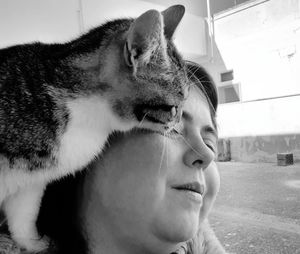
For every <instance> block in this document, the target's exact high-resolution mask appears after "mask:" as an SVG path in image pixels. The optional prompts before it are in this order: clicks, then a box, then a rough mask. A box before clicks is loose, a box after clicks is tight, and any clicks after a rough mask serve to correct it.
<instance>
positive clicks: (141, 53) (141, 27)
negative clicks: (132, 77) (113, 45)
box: [124, 10, 163, 71]
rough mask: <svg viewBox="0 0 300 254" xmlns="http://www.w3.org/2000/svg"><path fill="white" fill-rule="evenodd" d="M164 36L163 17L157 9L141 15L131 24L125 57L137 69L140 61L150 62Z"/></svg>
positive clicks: (128, 63) (129, 64) (125, 47)
mask: <svg viewBox="0 0 300 254" xmlns="http://www.w3.org/2000/svg"><path fill="white" fill-rule="evenodd" d="M162 38H163V17H162V15H161V13H160V12H158V11H156V10H149V11H147V12H145V13H144V14H142V15H141V16H139V17H138V18H137V19H136V20H135V21H134V22H133V24H132V25H131V26H130V28H129V30H128V33H127V38H126V43H125V46H124V58H125V62H126V64H127V65H128V66H130V67H133V69H134V71H136V68H137V65H138V62H139V61H143V62H148V61H149V59H150V56H151V54H152V53H153V51H155V49H156V48H157V47H158V45H159V44H161V40H162Z"/></svg>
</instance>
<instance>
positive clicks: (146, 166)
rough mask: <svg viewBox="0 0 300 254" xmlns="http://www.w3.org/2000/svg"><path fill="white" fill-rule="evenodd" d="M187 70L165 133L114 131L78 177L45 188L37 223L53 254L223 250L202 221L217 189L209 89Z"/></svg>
mask: <svg viewBox="0 0 300 254" xmlns="http://www.w3.org/2000/svg"><path fill="white" fill-rule="evenodd" d="M187 67H188V70H189V77H190V79H191V80H192V81H193V83H194V84H195V85H193V86H192V87H191V89H190V95H189V98H188V99H187V101H186V103H185V106H184V109H183V116H182V121H181V123H180V124H178V126H176V127H175V130H174V131H173V132H172V133H169V134H166V135H161V134H158V133H153V132H150V131H146V130H144V131H143V130H135V131H132V132H130V133H126V134H121V133H116V134H115V135H113V136H111V138H110V140H109V142H108V144H109V145H108V146H107V148H106V149H105V151H104V153H103V154H102V157H101V158H99V159H98V160H97V161H95V162H94V163H93V164H92V165H90V167H89V169H88V170H87V171H85V175H81V176H78V177H77V178H75V179H71V180H70V179H69V180H66V181H65V182H62V183H60V185H56V186H55V185H52V186H50V187H49V191H48V192H47V194H46V196H45V198H44V201H43V206H42V209H41V213H40V219H39V222H38V225H39V227H40V229H41V231H42V232H43V233H45V234H47V235H49V236H50V238H52V239H53V240H54V242H55V244H56V246H57V250H56V251H55V250H54V252H55V253H81V254H83V253H87V252H88V253H90V254H94V253H97V254H101V253H110V254H118V253H122V254H126V253H131V254H134V253H166V254H167V253H174V252H177V253H180V251H186V252H189V253H193V254H196V253H199V254H200V253H214V254H216V253H225V252H224V250H223V248H222V247H221V246H220V244H219V242H218V241H217V239H216V238H215V237H214V235H213V234H212V233H211V231H210V230H209V229H207V224H206V222H205V218H206V217H207V214H208V212H209V210H210V208H211V206H212V204H213V202H214V199H215V196H216V194H217V192H218V189H219V175H218V172H217V168H216V165H215V163H214V162H213V160H214V158H215V154H216V150H217V130H216V123H215V111H216V108H217V96H216V91H215V87H214V85H213V84H212V81H211V79H210V78H209V77H208V75H207V73H206V72H205V71H204V70H203V69H201V68H200V67H199V66H197V65H195V64H193V63H190V62H187ZM191 239H192V240H191Z"/></svg>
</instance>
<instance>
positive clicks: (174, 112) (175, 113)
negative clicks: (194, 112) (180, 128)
mask: <svg viewBox="0 0 300 254" xmlns="http://www.w3.org/2000/svg"><path fill="white" fill-rule="evenodd" d="M171 116H172V118H173V119H175V122H177V123H179V122H180V121H181V117H182V109H181V108H179V107H178V106H173V107H172V108H171Z"/></svg>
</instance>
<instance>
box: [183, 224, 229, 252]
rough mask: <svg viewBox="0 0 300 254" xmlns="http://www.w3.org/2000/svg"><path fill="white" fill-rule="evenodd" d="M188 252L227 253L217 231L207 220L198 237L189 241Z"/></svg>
mask: <svg viewBox="0 0 300 254" xmlns="http://www.w3.org/2000/svg"><path fill="white" fill-rule="evenodd" d="M186 253H187V254H226V253H227V252H226V251H225V249H224V248H223V246H222V244H221V243H220V241H219V240H218V238H217V236H216V235H215V232H214V231H213V229H212V228H211V227H210V225H209V222H208V220H205V221H204V222H203V223H202V225H201V228H200V230H199V232H198V233H197V235H196V237H194V238H193V239H192V240H190V241H189V242H188V243H187V251H186Z"/></svg>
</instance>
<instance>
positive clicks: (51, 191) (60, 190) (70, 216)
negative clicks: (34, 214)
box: [37, 61, 218, 254]
mask: <svg viewBox="0 0 300 254" xmlns="http://www.w3.org/2000/svg"><path fill="white" fill-rule="evenodd" d="M186 67H187V72H188V77H189V78H190V79H191V80H192V81H193V82H194V83H195V84H196V85H197V86H198V87H199V89H200V90H201V91H202V92H203V94H204V95H205V96H206V98H207V100H208V103H209V105H210V111H211V116H212V121H213V123H214V124H215V113H216V110H217V106H218V96H217V91H216V87H215V85H214V82H213V80H212V78H211V77H210V76H209V74H208V73H207V72H206V71H205V70H204V69H203V68H202V67H201V66H200V65H198V64H196V63H193V62H189V61H186ZM84 175H85V172H84V171H83V172H79V173H77V174H76V176H75V177H74V176H69V177H66V178H64V179H61V180H60V181H58V182H54V183H51V184H49V186H48V187H47V190H46V192H45V195H44V197H43V201H42V205H41V209H40V213H39V218H38V222H37V226H38V229H39V231H40V233H41V234H46V235H47V236H49V237H50V239H52V240H53V241H54V243H55V246H56V250H53V251H52V250H51V251H50V252H51V253H56V254H66V253H72V254H77V253H78V254H85V253H88V251H87V243H86V241H85V238H84V235H83V232H82V229H81V226H80V223H81V221H80V218H79V217H78V209H79V207H80V204H79V202H80V200H78V192H79V191H80V188H81V186H82V181H83V180H84Z"/></svg>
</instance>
